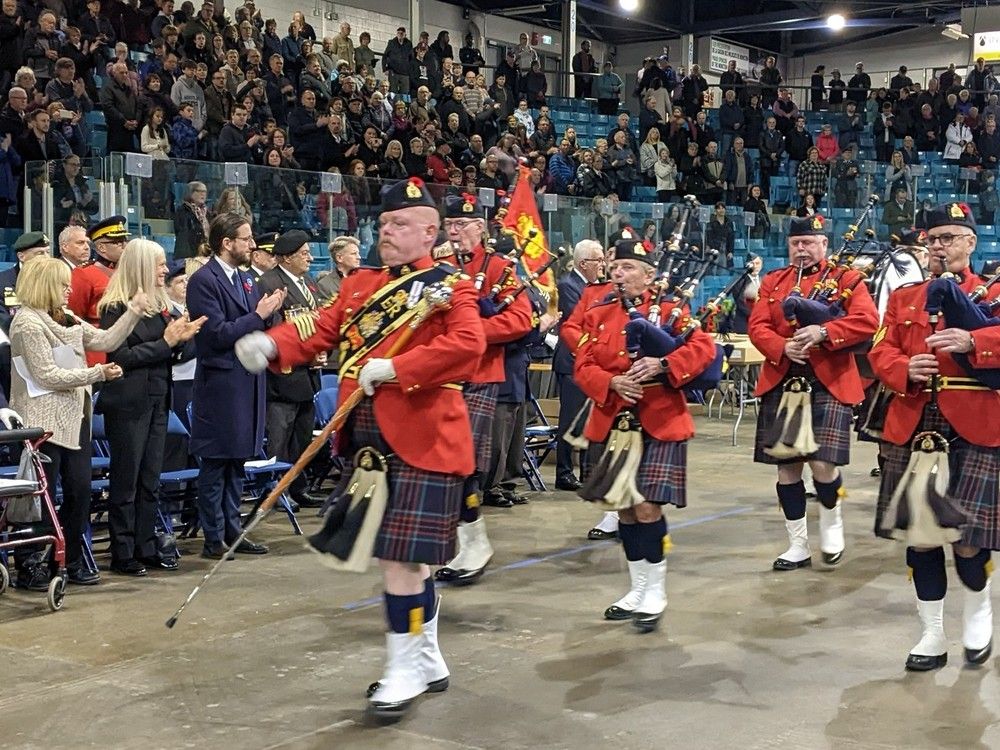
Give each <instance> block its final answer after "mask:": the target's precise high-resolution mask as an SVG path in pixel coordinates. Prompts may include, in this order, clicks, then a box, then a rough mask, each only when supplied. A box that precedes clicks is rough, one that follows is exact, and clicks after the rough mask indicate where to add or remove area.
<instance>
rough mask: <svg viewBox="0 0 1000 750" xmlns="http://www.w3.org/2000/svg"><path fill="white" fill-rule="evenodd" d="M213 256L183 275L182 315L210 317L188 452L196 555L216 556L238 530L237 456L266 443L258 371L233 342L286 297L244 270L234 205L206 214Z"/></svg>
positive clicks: (244, 230) (242, 225) (201, 342)
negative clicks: (196, 464)
mask: <svg viewBox="0 0 1000 750" xmlns="http://www.w3.org/2000/svg"><path fill="white" fill-rule="evenodd" d="M208 242H209V246H210V247H211V249H212V254H213V257H212V259H211V260H210V261H209V262H208V263H206V264H205V265H204V266H202V267H201V268H199V269H198V270H197V271H196V272H195V273H194V274H193V275H192V276H191V279H190V280H189V281H188V289H187V305H188V315H189V316H190V317H191V318H192V319H197V318H200V317H202V316H205V317H207V318H208V320H207V321H206V322H205V324H204V325H203V326H202V329H201V331H200V332H199V333H198V335H197V336H196V337H195V350H196V352H197V356H198V366H197V369H196V370H195V376H194V388H193V399H192V405H193V407H192V411H191V453H193V454H194V455H195V456H197V457H198V458H199V460H200V462H201V472H200V473H199V475H198V519H199V520H200V522H201V526H202V529H203V530H204V534H205V546H204V548H203V549H202V556H203V557H207V558H210V559H215V560H217V559H221V558H222V556H223V555H225V554H226V553H227V551H228V549H229V547H228V545H230V544H232V543H233V542H235V541H236V538H237V537H238V536H239V535H240V531H241V528H240V497H241V495H242V493H243V476H244V474H243V463H244V462H245V461H246V460H247V459H250V458H254V457H256V456H257V455H259V454H260V451H261V448H262V447H263V443H264V409H265V387H264V376H263V374H257V375H254V374H252V373H250V372H247V370H246V369H244V367H243V366H242V365H241V364H240V363H239V360H237V358H236V354H235V352H234V351H233V346H234V344H235V343H236V341H237V340H238V339H239V338H240V337H241V336H245V335H246V334H248V333H250V332H252V331H263V330H264V329H265V328H267V325H268V322H269V321H270V320H271V317H272V316H273V315H274V314H275V313H276V312H277V311H278V310H279V309H280V308H281V305H282V303H284V301H285V291H284V290H283V289H278V290H277V291H275V292H272V293H271V294H267V295H262V294H261V291H260V289H259V288H258V286H257V284H255V283H254V281H253V280H252V279H251V277H250V275H249V274H248V273H245V272H243V271H240V270H239V267H240V266H244V265H246V264H248V263H249V262H250V254H251V251H252V250H253V248H254V240H253V232H252V231H251V229H250V224H249V223H248V222H247V220H246V219H245V218H244V217H242V216H240V215H238V214H232V213H225V214H220V215H219V216H217V217H215V219H213V220H212V224H211V226H210V228H209V234H208ZM234 552H241V553H246V554H252V555H262V554H264V553H266V552H267V547H265V546H264V545H263V544H257V543H255V542H252V541H250V540H249V539H246V540H244V541H243V543H242V544H240V546H239V547H237V548H236V549H235V550H234Z"/></svg>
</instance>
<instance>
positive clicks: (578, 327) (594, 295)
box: [559, 281, 614, 355]
mask: <svg viewBox="0 0 1000 750" xmlns="http://www.w3.org/2000/svg"><path fill="white" fill-rule="evenodd" d="M612 291H614V286H612V284H611V282H610V281H600V282H595V283H593V284H587V286H585V287H584V288H583V292H581V293H580V301H579V302H577V303H576V307H574V308H573V312H571V313H570V315H569V317H568V318H566V320H564V321H562V322H561V323H560V324H559V339H560V340H561V341H562V342H563V346H565V347H566V348H567V349H569V350H570V353H572V354H574V355H575V354H576V350H577V349H578V348H579V347H580V337H581V336H582V335H583V328H582V326H583V315H584V313H586V312H587V309H588V308H590V307H592V306H593V305H594V304H596V303H597V302H600V301H602V300H603V299H604V298H605V297H607V296H608V293H609V292H612Z"/></svg>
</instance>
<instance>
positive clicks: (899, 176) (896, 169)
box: [885, 151, 913, 202]
mask: <svg viewBox="0 0 1000 750" xmlns="http://www.w3.org/2000/svg"><path fill="white" fill-rule="evenodd" d="M912 179H913V177H912V175H911V173H910V166H909V165H908V164H907V163H906V162H905V161H903V154H902V153H901V152H899V151H893V152H892V156H891V157H890V159H889V164H888V165H887V166H886V168H885V200H886V202H888V201H889V200H891V198H892V196H893V195H894V194H895V193H896V191H897V190H903V191H904V192H905V193H906V199H907V200H910V199H912V197H913V196H912V195H911V191H910V181H911V180H912Z"/></svg>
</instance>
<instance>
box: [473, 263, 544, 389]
mask: <svg viewBox="0 0 1000 750" xmlns="http://www.w3.org/2000/svg"><path fill="white" fill-rule="evenodd" d="M485 258H486V251H485V250H484V249H483V246H482V245H477V246H476V248H475V250H473V251H472V259H471V260H466V261H465V272H466V273H467V274H469V275H470V276H475V275H476V274H478V273H480V269H482V268H483V261H484V259H485ZM494 285H500V289H501V291H500V293H499V294H498V295H497V296H496V299H497V300H498V301H499V300H502V299H503V298H504V297H505V296H506V295H508V294H512V293H513V292H514V291H516V290H517V289H518V287H520V286H521V283H520V282H519V281H518V279H517V274H516V272H515V270H514V264H513V263H511V261H509V260H507V259H506V258H503V257H501V256H499V255H495V254H491V255H490V256H489V261H488V263H487V265H486V276H485V278H484V280H483V285H482V288H481V289H480V290H479V296H480V297H487V296H489V295H490V294H491V290H492V288H493V287H494ZM532 328H534V320H533V314H532V310H531V300H530V299H529V298H528V295H527V294H525V293H523V292H522V293H521V294H519V295H517V297H516V298H515V300H514V302H513V303H512V304H511V305H510V306H509V307H508V308H507V309H505V310H504V311H503V312H502V313H500V314H499V315H494V316H493V317H492V318H483V331H484V332H485V333H486V352H485V353H484V354H483V357H482V359H481V360H480V361H479V367H478V368H477V370H476V372H475V374H474V375H473V376H472V377H471V378H469V382H471V383H502V382H503V381H504V380H505V379H506V376H505V375H504V369H503V362H504V344H506V343H507V342H509V341H517V340H518V339H520V338H523V337H524V336H526V335H527V334H528V333H530V331H531V329H532Z"/></svg>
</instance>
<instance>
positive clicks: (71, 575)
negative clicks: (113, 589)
mask: <svg viewBox="0 0 1000 750" xmlns="http://www.w3.org/2000/svg"><path fill="white" fill-rule="evenodd" d="M68 580H69V582H70V583H73V584H76V585H77V586H96V585H97V584H99V583H100V582H101V576H100V574H98V573H97V572H95V571H93V570H87V569H86V568H72V569H71V570H70V571H69V572H68Z"/></svg>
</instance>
